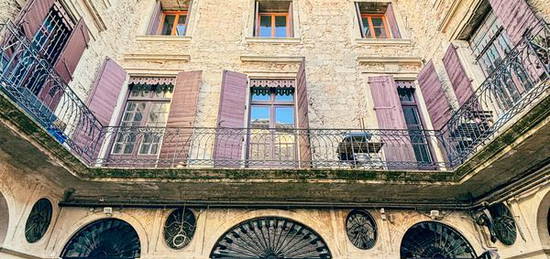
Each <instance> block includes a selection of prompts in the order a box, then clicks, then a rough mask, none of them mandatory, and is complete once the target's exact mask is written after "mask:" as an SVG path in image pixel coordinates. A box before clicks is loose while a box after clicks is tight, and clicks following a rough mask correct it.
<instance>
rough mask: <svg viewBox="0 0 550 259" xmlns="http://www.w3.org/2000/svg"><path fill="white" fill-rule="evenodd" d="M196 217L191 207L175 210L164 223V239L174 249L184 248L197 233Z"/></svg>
mask: <svg viewBox="0 0 550 259" xmlns="http://www.w3.org/2000/svg"><path fill="white" fill-rule="evenodd" d="M195 228H196V218H195V215H194V214H193V212H192V211H191V210H190V209H183V208H182V209H177V210H175V211H173V212H172V213H171V214H170V216H168V219H167V220H166V223H165V224H164V240H165V241H166V244H167V245H168V246H169V247H171V248H173V249H181V248H184V247H185V246H187V245H188V244H189V242H191V239H192V238H193V235H194V234H195Z"/></svg>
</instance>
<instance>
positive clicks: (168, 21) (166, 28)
mask: <svg viewBox="0 0 550 259" xmlns="http://www.w3.org/2000/svg"><path fill="white" fill-rule="evenodd" d="M175 20H176V16H175V15H166V16H165V17H164V24H163V25H162V31H161V34H162V35H172V28H173V27H174V22H175Z"/></svg>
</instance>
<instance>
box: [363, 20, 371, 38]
mask: <svg viewBox="0 0 550 259" xmlns="http://www.w3.org/2000/svg"><path fill="white" fill-rule="evenodd" d="M362 19H363V33H364V34H365V37H366V38H371V37H372V33H371V31H370V28H369V18H366V17H365V18H362Z"/></svg>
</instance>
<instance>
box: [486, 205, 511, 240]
mask: <svg viewBox="0 0 550 259" xmlns="http://www.w3.org/2000/svg"><path fill="white" fill-rule="evenodd" d="M489 212H490V213H491V217H492V218H493V227H494V231H495V235H496V237H497V238H498V240H500V242H502V243H503V244H505V245H513V244H514V243H515V242H516V238H517V231H516V221H515V220H514V217H513V216H512V213H511V212H510V210H509V209H508V207H506V205H504V204H502V203H497V204H495V205H492V206H490V207H489Z"/></svg>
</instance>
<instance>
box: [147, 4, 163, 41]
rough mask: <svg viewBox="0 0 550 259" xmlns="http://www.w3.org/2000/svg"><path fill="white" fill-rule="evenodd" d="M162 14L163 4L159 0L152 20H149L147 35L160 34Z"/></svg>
mask: <svg viewBox="0 0 550 259" xmlns="http://www.w3.org/2000/svg"><path fill="white" fill-rule="evenodd" d="M161 16H162V5H161V3H160V1H157V2H156V4H155V8H154V9H153V14H152V15H151V20H150V21H149V27H147V35H156V34H158V32H159V26H160V18H161Z"/></svg>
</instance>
